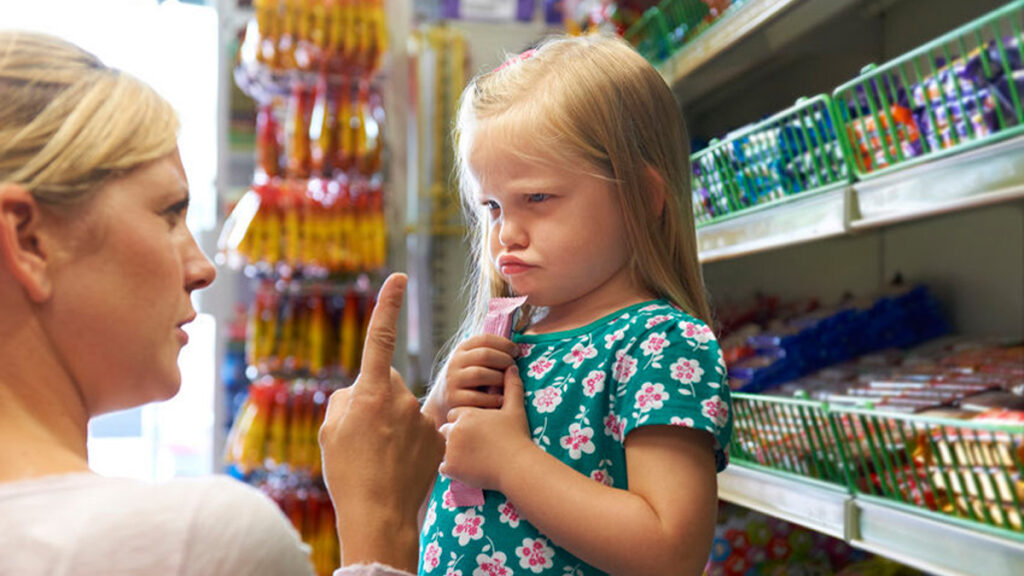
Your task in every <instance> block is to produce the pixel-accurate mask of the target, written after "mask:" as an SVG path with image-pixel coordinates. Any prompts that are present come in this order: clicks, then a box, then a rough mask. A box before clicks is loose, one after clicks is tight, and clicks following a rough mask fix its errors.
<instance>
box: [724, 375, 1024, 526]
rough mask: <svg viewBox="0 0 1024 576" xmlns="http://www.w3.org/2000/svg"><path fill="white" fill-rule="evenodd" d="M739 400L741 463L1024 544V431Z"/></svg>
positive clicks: (736, 433) (795, 401) (736, 427)
mask: <svg viewBox="0 0 1024 576" xmlns="http://www.w3.org/2000/svg"><path fill="white" fill-rule="evenodd" d="M732 399H733V416H734V423H733V438H732V443H731V444H730V447H729V450H730V455H731V458H732V460H733V462H735V463H737V464H740V465H744V466H748V467H753V468H757V469H763V470H765V471H767V472H769V473H773V474H776V475H780V476H784V477H787V478H790V479H793V480H796V481H800V482H805V483H811V484H813V483H815V482H823V483H825V484H828V485H832V486H834V487H840V488H843V489H844V490H848V491H849V492H850V493H851V494H853V495H854V497H866V498H873V499H876V500H878V501H881V502H884V503H885V504H886V505H891V506H893V507H896V508H902V509H906V510H908V511H911V512H913V513H915V514H923V515H927V516H931V517H933V518H936V519H939V520H942V521H945V522H950V523H954V524H960V525H962V526H964V527H967V528H970V529H972V530H977V529H981V530H983V531H987V532H990V533H993V534H997V535H1000V536H1004V537H1009V538H1011V539H1013V540H1017V541H1021V542H1024V526H1022V522H1024V510H1022V508H1021V503H1022V502H1024V424H1021V425H1015V424H1003V423H993V422H985V421H980V420H957V419H953V418H938V417H932V416H920V415H914V414H903V413H889V412H881V411H878V410H874V409H871V408H861V407H853V406H834V405H829V404H827V403H825V402H820V401H815V400H807V399H800V398H786V397H779V396H768V395H759V394H746V393H739V392H737V393H733V396H732Z"/></svg>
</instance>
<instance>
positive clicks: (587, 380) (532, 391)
mask: <svg viewBox="0 0 1024 576" xmlns="http://www.w3.org/2000/svg"><path fill="white" fill-rule="evenodd" d="M458 124H459V125H458V136H459V141H458V147H459V159H460V163H461V164H460V179H461V185H462V186H461V187H462V192H463V196H464V200H465V201H466V203H467V206H469V207H470V208H469V210H468V212H469V219H470V222H471V223H472V227H473V231H474V237H475V240H476V242H475V244H476V255H475V256H476V258H475V260H476V262H475V263H476V266H477V268H478V274H479V276H478V283H477V285H476V289H475V292H474V294H473V300H472V306H471V307H470V311H469V313H468V315H467V318H466V321H465V325H464V333H466V334H479V332H480V326H481V324H482V320H483V317H484V314H485V313H486V310H487V302H488V300H489V299H490V298H492V297H500V296H511V295H521V296H527V297H528V299H527V303H526V305H525V306H524V308H523V309H522V310H521V316H520V321H519V323H518V325H517V328H516V329H515V330H514V331H513V333H512V338H511V341H510V340H508V339H505V338H501V337H499V336H491V335H478V336H473V337H470V338H468V339H466V340H465V341H463V342H462V343H461V344H460V345H458V346H457V347H456V348H455V349H454V351H453V352H452V353H451V355H450V356H449V358H448V361H447V363H446V366H445V370H444V375H443V376H442V377H441V378H439V379H438V383H437V384H436V385H435V387H434V388H433V390H432V391H431V393H430V395H429V397H428V399H427V401H426V403H425V405H424V411H425V412H426V413H427V414H429V415H430V416H431V417H432V418H434V420H435V422H436V423H437V425H438V426H439V427H440V428H441V431H442V433H444V434H445V435H446V437H447V439H448V446H447V451H446V456H445V462H444V463H443V464H442V467H441V472H442V474H441V475H440V477H439V479H438V481H437V483H436V485H435V488H434V491H433V494H432V496H431V499H430V501H429V503H428V505H427V510H426V516H425V519H424V524H423V529H422V531H421V536H420V549H421V558H420V573H421V574H449V575H456V574H457V575H461V576H470V575H473V576H488V575H510V574H556V575H559V576H564V575H569V574H571V575H584V574H601V573H612V574H617V575H622V574H658V575H665V574H698V573H700V571H701V568H702V567H703V566H704V564H705V562H706V560H707V556H708V552H709V548H710V545H711V540H712V536H713V530H714V524H715V510H716V503H717V497H716V478H715V474H716V471H721V470H722V469H723V468H724V467H725V465H726V462H727V453H726V447H727V446H728V442H729V438H730V435H731V431H732V422H731V417H730V403H729V392H728V388H727V386H726V381H725V364H724V362H723V360H722V356H721V353H720V351H719V348H718V345H717V343H716V341H715V338H714V336H713V335H712V332H711V330H710V328H709V327H708V322H709V316H710V314H709V312H708V305H707V302H706V301H705V297H704V288H703V284H702V279H701V273H700V266H699V262H698V260H697V254H696V249H695V242H696V241H695V233H694V226H693V219H692V218H691V217H690V214H691V209H690V187H689V171H688V169H687V166H688V164H687V159H688V157H689V149H688V146H687V136H686V133H685V129H684V127H683V121H682V118H681V116H680V113H679V111H678V109H677V105H676V102H675V100H674V98H673V96H672V93H671V91H670V89H669V87H668V86H667V85H666V84H665V82H664V81H663V80H662V79H661V77H660V76H659V74H658V73H657V72H656V71H655V70H654V69H653V68H652V67H651V66H650V65H649V64H648V63H647V62H646V61H645V60H644V59H643V58H642V57H640V56H639V55H638V54H637V53H636V52H635V51H633V50H632V49H631V48H630V47H629V46H628V45H627V44H626V43H625V42H623V41H622V40H620V39H618V38H614V37H605V36H588V37H582V38H563V39H555V40H551V41H548V42H546V43H544V44H543V45H542V46H540V47H539V48H537V49H536V50H534V51H529V52H526V53H524V54H522V55H520V56H518V57H516V58H513V59H511V60H510V61H509V62H507V63H506V64H505V65H503V66H502V67H501V68H499V69H497V70H495V71H493V72H490V73H488V74H484V75H481V76H480V77H478V78H476V79H475V80H474V81H473V82H472V83H471V84H470V85H469V87H468V88H467V89H466V91H465V93H464V95H463V98H462V104H461V109H460V113H459V120H458ZM520 378H521V382H520ZM502 385H504V394H503V395H500V394H491V393H488V389H489V388H490V387H492V386H502ZM498 407H500V409H495V408H498ZM450 478H454V479H456V480H459V481H461V482H463V483H465V484H467V485H469V486H475V487H480V488H483V489H485V490H486V492H485V496H486V499H485V503H484V504H483V505H482V506H476V507H457V506H455V505H454V502H453V500H452V495H451V490H450V486H451V480H450Z"/></svg>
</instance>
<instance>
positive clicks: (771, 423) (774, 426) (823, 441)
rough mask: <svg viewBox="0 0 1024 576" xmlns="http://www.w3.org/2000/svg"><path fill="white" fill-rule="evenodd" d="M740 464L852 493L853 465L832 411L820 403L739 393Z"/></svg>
mask: <svg viewBox="0 0 1024 576" xmlns="http://www.w3.org/2000/svg"><path fill="white" fill-rule="evenodd" d="M732 402H733V416H734V423H733V426H734V428H733V437H732V443H731V444H730V447H729V453H730V458H732V460H733V461H734V462H740V463H743V464H746V465H753V466H756V467H762V468H767V469H770V470H772V471H776V472H783V473H785V474H786V475H788V476H790V477H791V478H796V479H798V480H801V481H802V480H806V479H808V478H811V479H814V480H817V481H821V482H825V483H829V484H832V485H834V486H836V487H840V488H844V489H845V488H847V486H848V484H849V483H848V480H847V473H848V470H847V465H846V462H845V460H844V459H843V455H842V451H841V442H839V441H837V438H838V437H837V436H836V430H837V429H836V426H835V423H834V421H833V417H832V416H831V415H830V414H829V413H828V411H827V408H826V405H825V404H824V403H822V402H817V401H814V400H803V399H796V398H782V397H777V396H760V395H757V394H746V393H741V392H734V393H733V395H732Z"/></svg>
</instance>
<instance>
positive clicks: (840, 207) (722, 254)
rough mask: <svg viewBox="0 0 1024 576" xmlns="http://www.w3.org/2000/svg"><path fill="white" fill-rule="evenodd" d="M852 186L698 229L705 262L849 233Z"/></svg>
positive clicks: (698, 250) (700, 250)
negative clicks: (848, 223)
mask: <svg viewBox="0 0 1024 576" xmlns="http://www.w3.org/2000/svg"><path fill="white" fill-rule="evenodd" d="M850 194H851V188H850V187H849V186H848V185H845V184H844V185H841V186H838V187H833V188H832V189H830V190H826V191H823V192H820V193H816V194H813V195H810V196H807V197H806V198H801V197H799V196H794V197H792V198H791V199H789V200H787V201H786V202H785V203H783V204H780V205H776V206H766V207H765V208H763V209H759V210H752V211H750V212H749V213H746V214H742V215H739V216H736V217H735V218H730V219H728V220H725V221H723V222H716V223H714V224H710V225H707V226H703V227H701V228H698V229H697V253H698V255H699V257H700V260H701V262H714V261H716V260H725V259H728V258H736V257H739V256H745V255H747V254H753V253H756V252H763V251H765V250H771V249H774V248H781V247H783V246H790V245H793V244H800V243H803V242H810V241H812V240H822V239H825V238H831V237H833V236H839V235H841V234H845V233H846V232H847V222H848V221H849V217H848V212H849V206H850Z"/></svg>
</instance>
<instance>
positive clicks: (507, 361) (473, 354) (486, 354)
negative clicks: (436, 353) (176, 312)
mask: <svg viewBox="0 0 1024 576" xmlns="http://www.w3.org/2000/svg"><path fill="white" fill-rule="evenodd" d="M453 360H454V359H453ZM455 363H456V365H457V367H470V366H483V367H485V368H491V369H494V370H497V371H499V372H504V371H505V369H506V368H508V367H509V366H511V365H512V364H514V363H515V358H513V357H512V356H510V355H508V354H506V353H505V352H503V351H501V350H495V349H493V348H474V349H472V350H467V351H465V352H462V353H461V354H460V355H459V358H458V360H457V361H455Z"/></svg>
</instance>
